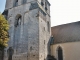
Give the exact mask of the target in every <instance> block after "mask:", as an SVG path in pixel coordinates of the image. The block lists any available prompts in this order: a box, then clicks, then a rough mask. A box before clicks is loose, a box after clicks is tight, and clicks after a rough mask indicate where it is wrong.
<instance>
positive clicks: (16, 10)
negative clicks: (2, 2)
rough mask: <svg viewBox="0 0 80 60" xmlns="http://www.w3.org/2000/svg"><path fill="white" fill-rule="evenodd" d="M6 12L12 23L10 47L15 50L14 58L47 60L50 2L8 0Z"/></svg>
mask: <svg viewBox="0 0 80 60" xmlns="http://www.w3.org/2000/svg"><path fill="white" fill-rule="evenodd" d="M4 13H6V18H7V20H8V21H9V24H10V30H9V35H10V40H9V46H8V48H9V47H12V48H13V50H14V53H13V56H12V60H47V55H48V48H47V45H48V41H49V38H50V33H51V29H50V26H51V22H50V3H49V2H48V1H47V0H6V7H5V11H4ZM8 48H7V49H8ZM7 49H6V50H7ZM7 54H8V53H6V54H5V56H6V58H5V60H7V59H8V57H7Z"/></svg>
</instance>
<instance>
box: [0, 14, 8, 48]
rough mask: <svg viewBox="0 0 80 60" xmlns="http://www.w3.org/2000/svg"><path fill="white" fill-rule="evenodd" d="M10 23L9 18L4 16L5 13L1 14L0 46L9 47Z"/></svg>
mask: <svg viewBox="0 0 80 60" xmlns="http://www.w3.org/2000/svg"><path fill="white" fill-rule="evenodd" d="M8 29H9V25H8V22H7V20H6V19H5V18H4V16H3V15H1V14H0V48H4V47H7V46H8V44H7V42H8V40H9V35H8Z"/></svg>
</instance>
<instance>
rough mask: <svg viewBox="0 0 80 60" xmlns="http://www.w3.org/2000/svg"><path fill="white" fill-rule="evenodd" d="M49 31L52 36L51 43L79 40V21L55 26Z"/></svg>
mask: <svg viewBox="0 0 80 60" xmlns="http://www.w3.org/2000/svg"><path fill="white" fill-rule="evenodd" d="M51 31H52V36H53V38H54V41H53V42H51V44H52V43H53V44H58V43H66V42H76V41H80V22H75V23H69V24H65V25H59V26H55V27H52V28H51Z"/></svg>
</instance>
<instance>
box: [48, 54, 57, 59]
mask: <svg viewBox="0 0 80 60" xmlns="http://www.w3.org/2000/svg"><path fill="white" fill-rule="evenodd" d="M48 60H56V58H55V57H54V56H51V55H48Z"/></svg>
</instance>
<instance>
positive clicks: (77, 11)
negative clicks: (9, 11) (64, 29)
mask: <svg viewBox="0 0 80 60" xmlns="http://www.w3.org/2000/svg"><path fill="white" fill-rule="evenodd" d="M48 1H49V2H50V3H51V26H56V25H61V24H67V23H71V22H76V21H80V0H48ZM5 2H6V0H0V12H3V11H4V9H5Z"/></svg>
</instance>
